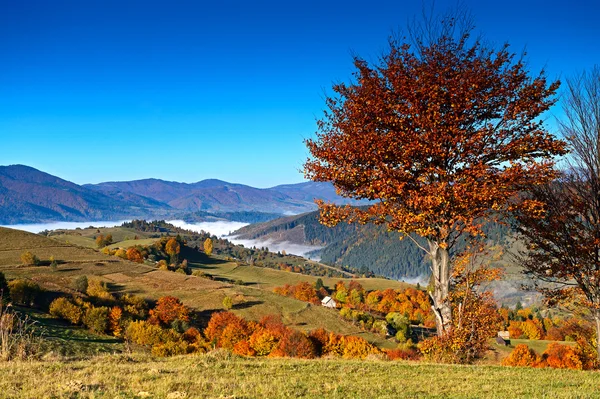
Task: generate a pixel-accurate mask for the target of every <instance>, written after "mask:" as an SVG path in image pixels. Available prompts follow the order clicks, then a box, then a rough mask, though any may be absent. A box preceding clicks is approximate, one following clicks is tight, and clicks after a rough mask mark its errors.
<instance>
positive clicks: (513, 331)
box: [508, 321, 525, 339]
mask: <svg viewBox="0 0 600 399" xmlns="http://www.w3.org/2000/svg"><path fill="white" fill-rule="evenodd" d="M508 333H509V335H510V337H511V338H513V339H519V338H521V337H525V333H524V332H523V330H522V329H521V322H519V321H511V322H510V325H509V326H508Z"/></svg>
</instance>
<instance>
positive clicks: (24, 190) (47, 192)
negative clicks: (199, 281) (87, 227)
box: [0, 165, 170, 224]
mask: <svg viewBox="0 0 600 399" xmlns="http://www.w3.org/2000/svg"><path fill="white" fill-rule="evenodd" d="M169 208H170V207H169V206H168V205H166V204H164V203H160V202H157V201H155V200H153V199H151V198H144V197H141V196H139V195H136V194H131V193H127V194H123V193H120V192H109V191H107V192H104V193H99V192H97V191H94V190H90V189H88V188H85V187H82V186H79V185H77V184H75V183H71V182H69V181H66V180H63V179H60V178H58V177H56V176H52V175H50V174H48V173H44V172H41V171H39V170H37V169H34V168H31V167H29V166H24V165H11V166H0V223H2V224H16V223H35V222H45V221H88V220H116V219H122V218H126V217H133V216H136V215H137V216H139V217H144V216H146V215H150V214H160V213H164V212H166V211H168V210H169Z"/></svg>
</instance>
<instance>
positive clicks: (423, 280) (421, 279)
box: [401, 274, 429, 286]
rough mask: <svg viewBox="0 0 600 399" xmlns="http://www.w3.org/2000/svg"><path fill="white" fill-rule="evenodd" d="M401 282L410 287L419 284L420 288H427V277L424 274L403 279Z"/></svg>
mask: <svg viewBox="0 0 600 399" xmlns="http://www.w3.org/2000/svg"><path fill="white" fill-rule="evenodd" d="M401 280H402V281H404V282H405V283H408V284H412V285H417V284H419V285H422V286H427V285H428V284H429V276H428V275H426V274H422V275H420V276H418V277H403V278H402V279H401Z"/></svg>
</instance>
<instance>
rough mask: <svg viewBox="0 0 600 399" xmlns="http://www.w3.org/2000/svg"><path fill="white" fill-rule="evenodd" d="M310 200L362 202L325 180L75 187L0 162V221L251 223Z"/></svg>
mask: <svg viewBox="0 0 600 399" xmlns="http://www.w3.org/2000/svg"><path fill="white" fill-rule="evenodd" d="M315 198H321V199H324V200H326V201H333V202H336V203H338V204H346V203H350V204H353V205H359V204H362V202H358V201H354V200H349V199H346V198H342V197H341V196H338V195H337V194H336V193H335V189H334V188H333V186H332V185H331V184H329V183H313V182H307V183H299V184H288V185H282V186H277V187H273V188H266V189H260V188H255V187H250V186H247V185H243V184H235V183H228V182H225V181H222V180H217V179H208V180H202V181H199V182H197V183H178V182H170V181H164V180H160V179H144V180H135V181H123V182H106V183H99V184H85V185H83V186H80V185H77V184H75V183H71V182H68V181H66V180H63V179H61V178H59V177H56V176H52V175H49V174H47V173H44V172H41V171H39V170H37V169H34V168H31V167H29V166H23V165H11V166H0V224H18V223H36V222H49V221H92V220H100V219H105V220H116V219H124V218H169V217H173V218H181V219H186V220H199V219H202V218H203V217H205V216H206V217H207V220H210V218H211V217H213V218H214V217H216V218H223V219H228V220H232V219H230V218H232V217H234V218H237V219H240V218H242V219H244V221H246V220H247V221H256V220H268V219H272V218H273V217H275V216H277V215H290V214H299V213H304V212H308V211H312V210H315V209H316V205H315V203H314V199H315ZM203 212H205V213H210V214H211V215H210V217H209V216H208V215H205V216H202V215H203V214H202V213H203Z"/></svg>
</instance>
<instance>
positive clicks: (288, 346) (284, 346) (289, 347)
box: [269, 330, 316, 359]
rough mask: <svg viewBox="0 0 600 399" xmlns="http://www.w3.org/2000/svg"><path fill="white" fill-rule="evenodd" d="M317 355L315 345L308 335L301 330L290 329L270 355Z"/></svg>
mask: <svg viewBox="0 0 600 399" xmlns="http://www.w3.org/2000/svg"><path fill="white" fill-rule="evenodd" d="M315 355H316V351H315V347H314V346H313V343H312V342H311V341H310V340H309V339H308V337H307V336H306V335H304V334H303V333H301V332H299V331H293V330H290V331H289V333H287V334H285V335H284V336H283V337H282V338H281V340H280V341H279V344H278V345H277V347H276V348H275V349H274V350H273V351H272V352H271V354H270V355H269V356H273V357H299V358H304V359H312V358H314V357H315Z"/></svg>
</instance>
